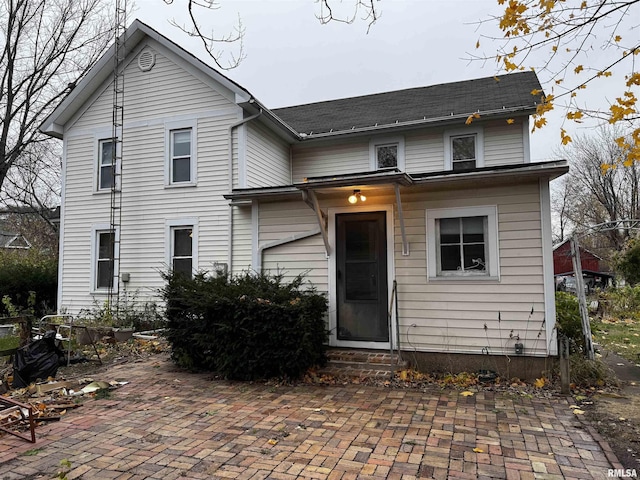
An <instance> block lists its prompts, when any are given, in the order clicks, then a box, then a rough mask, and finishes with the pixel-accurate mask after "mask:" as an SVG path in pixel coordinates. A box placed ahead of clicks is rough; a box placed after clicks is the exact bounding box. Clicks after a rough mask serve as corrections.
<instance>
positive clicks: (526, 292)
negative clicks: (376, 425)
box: [395, 182, 546, 354]
mask: <svg viewBox="0 0 640 480" xmlns="http://www.w3.org/2000/svg"><path fill="white" fill-rule="evenodd" d="M403 198H404V201H403V208H404V211H405V225H406V228H407V233H408V235H409V242H410V250H411V254H410V256H408V257H404V256H402V255H401V241H402V239H401V236H400V228H399V225H398V224H396V229H395V234H396V242H395V243H396V261H395V265H396V278H397V280H398V301H399V306H400V314H399V316H400V331H401V341H402V339H406V338H407V337H406V333H410V335H411V344H412V345H413V346H415V347H416V348H417V349H418V350H421V351H434V352H442V351H445V352H446V351H449V352H461V353H465V352H469V353H482V349H483V348H488V350H489V352H490V353H492V354H503V353H506V354H512V353H513V351H514V346H513V345H514V344H515V340H513V339H511V338H509V336H510V334H513V336H514V337H515V336H517V335H519V336H520V339H521V341H523V343H524V344H525V352H526V353H528V354H531V353H532V352H534V353H536V354H544V352H545V351H546V345H545V331H544V325H543V323H542V322H543V319H544V292H543V276H542V241H541V227H540V199H539V191H538V186H537V182H536V183H532V184H526V185H525V184H523V185H518V186H514V187H505V188H487V189H474V190H472V191H468V190H465V191H456V192H450V191H442V192H437V193H432V194H428V195H427V196H425V197H424V199H421V198H420V196H419V195H418V194H406V195H403ZM474 205H497V207H498V242H499V256H500V281H499V282H491V281H487V282H483V281H479V280H478V281H455V280H450V281H430V282H428V281H427V277H426V267H427V264H426V262H427V260H426V249H427V244H426V236H425V235H424V232H425V228H426V223H425V211H426V209H431V208H443V207H465V206H474ZM532 308H533V314H531V309H532ZM499 314H500V321H498V315H499ZM414 324H415V325H416V326H415V327H413V326H412V325H414ZM485 325H486V328H485ZM512 332H513V333H512ZM539 332H541V335H540V337H538V333H539ZM403 343H404V348H410V347H409V345H408V344H407V343H406V340H404V342H403Z"/></svg>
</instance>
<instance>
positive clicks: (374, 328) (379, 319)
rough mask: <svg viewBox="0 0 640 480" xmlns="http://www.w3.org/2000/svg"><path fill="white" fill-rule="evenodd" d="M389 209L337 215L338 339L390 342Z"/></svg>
mask: <svg viewBox="0 0 640 480" xmlns="http://www.w3.org/2000/svg"><path fill="white" fill-rule="evenodd" d="M386 231H387V228H386V212H366V213H343V214H337V215H336V286H337V297H338V304H337V307H338V308H337V324H338V325H337V326H338V331H337V336H338V340H343V341H360V342H388V341H389V326H388V317H387V240H386Z"/></svg>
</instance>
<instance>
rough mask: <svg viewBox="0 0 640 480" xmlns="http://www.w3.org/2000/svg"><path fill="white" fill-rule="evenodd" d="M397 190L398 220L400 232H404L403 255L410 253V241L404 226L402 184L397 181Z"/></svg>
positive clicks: (395, 185)
mask: <svg viewBox="0 0 640 480" xmlns="http://www.w3.org/2000/svg"><path fill="white" fill-rule="evenodd" d="M393 186H394V189H395V191H396V207H397V209H398V220H400V233H401V234H402V255H404V256H405V257H406V256H408V255H409V241H408V240H407V232H406V230H405V228H404V213H403V212H402V199H401V198H400V185H398V184H397V183H395V184H394V185H393Z"/></svg>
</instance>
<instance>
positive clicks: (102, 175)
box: [98, 138, 116, 190]
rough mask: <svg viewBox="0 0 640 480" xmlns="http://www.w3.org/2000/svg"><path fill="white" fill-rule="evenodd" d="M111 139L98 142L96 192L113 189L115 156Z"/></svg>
mask: <svg viewBox="0 0 640 480" xmlns="http://www.w3.org/2000/svg"><path fill="white" fill-rule="evenodd" d="M113 143H114V142H113V139H112V138H108V139H103V140H98V190H110V189H111V188H113V185H114V183H113V182H114V181H115V177H114V175H113V173H114V171H115V168H114V167H115V161H116V158H115V155H114V150H113Z"/></svg>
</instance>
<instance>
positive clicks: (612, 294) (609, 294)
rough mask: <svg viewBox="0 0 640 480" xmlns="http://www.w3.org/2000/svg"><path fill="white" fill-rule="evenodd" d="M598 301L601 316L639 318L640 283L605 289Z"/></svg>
mask: <svg viewBox="0 0 640 480" xmlns="http://www.w3.org/2000/svg"><path fill="white" fill-rule="evenodd" d="M600 301H601V304H602V313H603V316H609V317H615V318H620V319H624V318H631V319H634V320H640V285H636V286H630V285H625V286H624V287H618V288H610V289H607V290H605V291H604V292H602V293H601V294H600Z"/></svg>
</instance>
